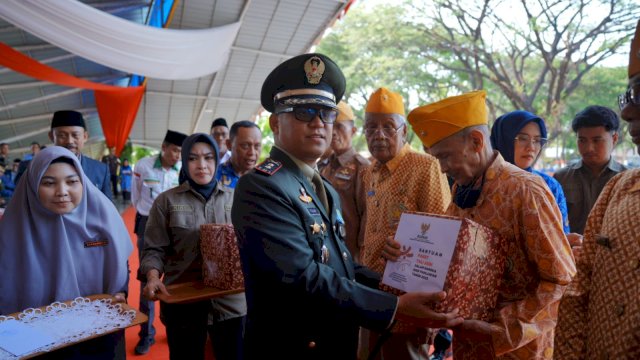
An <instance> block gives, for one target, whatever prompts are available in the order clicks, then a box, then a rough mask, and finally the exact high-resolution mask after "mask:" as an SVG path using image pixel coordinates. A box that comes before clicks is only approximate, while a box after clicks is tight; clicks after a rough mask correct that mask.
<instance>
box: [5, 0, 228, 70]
mask: <svg viewBox="0 0 640 360" xmlns="http://www.w3.org/2000/svg"><path fill="white" fill-rule="evenodd" d="M0 17H2V18H3V19H5V20H6V21H8V22H9V23H12V24H13V25H15V26H17V27H20V28H22V29H24V30H26V31H28V32H29V33H31V34H33V35H35V36H37V37H39V38H41V39H42V40H45V41H47V42H49V43H51V44H53V45H56V46H58V47H60V48H63V49H65V50H67V51H69V52H71V53H73V54H76V55H79V56H81V57H83V58H86V59H89V60H92V61H94V62H97V63H99V64H102V65H105V66H108V67H111V68H113V69H117V70H121V71H124V72H127V73H133V74H138V75H144V76H147V77H151V78H157V79H167V80H180V79H193V78H197V77H201V76H205V75H209V74H212V73H214V72H217V71H218V70H219V69H220V68H222V67H223V66H224V65H225V63H226V61H227V58H228V56H229V52H230V49H231V45H232V44H233V41H234V40H235V38H236V35H237V33H238V29H239V28H240V23H239V22H236V23H233V24H229V25H224V26H219V27H216V28H211V29H199V30H173V29H160V28H154V27H150V26H145V25H141V24H136V23H133V22H131V21H127V20H124V19H121V18H118V17H116V16H113V15H110V14H107V13H105V12H102V11H100V10H97V9H95V8H93V7H91V6H88V5H85V4H83V3H80V2H78V1H76V0H0Z"/></svg>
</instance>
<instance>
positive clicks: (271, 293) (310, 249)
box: [231, 147, 397, 359]
mask: <svg viewBox="0 0 640 360" xmlns="http://www.w3.org/2000/svg"><path fill="white" fill-rule="evenodd" d="M324 186H325V187H326V192H327V198H328V202H329V209H328V211H327V210H325V209H324V206H323V205H321V202H320V201H319V199H318V197H317V196H316V194H315V192H314V190H313V187H312V185H311V182H310V181H309V180H308V179H307V178H306V177H305V176H304V175H303V173H302V171H301V170H300V168H299V167H298V166H297V165H296V164H295V162H294V161H293V160H292V159H291V158H290V157H289V156H288V155H287V154H285V153H284V152H283V151H281V150H279V149H277V148H275V147H274V148H273V149H272V150H271V158H270V159H268V160H267V161H265V162H264V163H262V164H261V165H259V166H257V167H256V169H255V170H254V171H252V172H250V173H248V174H246V175H244V176H243V177H241V178H240V181H239V183H238V186H237V188H236V191H235V195H234V200H233V204H234V205H233V209H232V214H231V217H232V222H233V225H234V226H235V229H236V234H237V236H238V243H239V246H240V257H241V260H242V267H243V271H244V275H245V291H246V296H247V325H246V332H245V345H246V347H245V348H246V349H247V353H246V356H247V359H257V358H260V359H276V358H277V359H355V358H356V349H357V343H358V327H359V326H364V327H367V328H370V329H374V330H377V331H382V330H384V329H386V328H387V327H388V326H389V325H390V322H391V320H392V319H393V316H394V312H395V309H396V306H397V297H396V296H394V295H391V294H388V293H384V292H381V291H379V290H376V289H375V288H377V285H378V281H379V277H378V276H377V275H376V274H375V273H373V272H372V271H370V270H369V269H367V268H365V267H362V266H360V265H358V264H356V263H354V261H353V258H352V256H351V254H350V253H349V250H348V248H347V245H346V244H345V239H344V237H343V235H341V233H342V234H344V230H342V229H341V228H340V227H342V226H344V220H343V218H342V214H341V208H340V200H339V197H338V194H337V193H336V191H335V190H334V189H333V187H332V186H331V185H330V184H329V182H328V181H326V179H325V180H324ZM341 230H342V231H341Z"/></svg>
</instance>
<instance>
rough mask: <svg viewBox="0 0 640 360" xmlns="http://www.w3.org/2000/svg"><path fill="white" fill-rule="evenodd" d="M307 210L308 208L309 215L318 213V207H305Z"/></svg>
mask: <svg viewBox="0 0 640 360" xmlns="http://www.w3.org/2000/svg"><path fill="white" fill-rule="evenodd" d="M307 210H309V214H311V215H320V210H318V208H314V207H310V208H307Z"/></svg>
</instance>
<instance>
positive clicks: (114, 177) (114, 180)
mask: <svg viewBox="0 0 640 360" xmlns="http://www.w3.org/2000/svg"><path fill="white" fill-rule="evenodd" d="M102 162H103V163H104V164H106V165H107V167H109V174H110V176H109V180H111V190H112V192H113V198H114V199H115V198H117V197H118V166H120V159H119V158H118V156H116V148H115V147H114V146H112V147H110V148H109V155H105V156H103V157H102Z"/></svg>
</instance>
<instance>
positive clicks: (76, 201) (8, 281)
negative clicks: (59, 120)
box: [0, 146, 133, 359]
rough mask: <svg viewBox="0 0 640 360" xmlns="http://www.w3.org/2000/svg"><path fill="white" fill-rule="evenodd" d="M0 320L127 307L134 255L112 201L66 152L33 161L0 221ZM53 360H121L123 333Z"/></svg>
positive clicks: (65, 351)
mask: <svg viewBox="0 0 640 360" xmlns="http://www.w3.org/2000/svg"><path fill="white" fill-rule="evenodd" d="M0 249H2V251H0V271H2V273H3V274H11V276H6V277H5V278H4V279H3V280H2V281H0V315H8V314H11V313H14V312H18V311H22V310H24V309H26V308H37V307H40V306H45V305H48V304H50V303H52V302H54V301H67V300H73V299H75V298H76V297H79V296H85V297H86V296H89V295H94V294H111V295H113V300H114V301H116V302H125V293H126V292H127V288H128V279H129V271H128V268H127V260H128V258H129V254H130V253H131V251H132V250H133V247H132V245H131V241H130V240H129V233H128V231H127V228H126V227H125V224H124V222H123V220H122V218H121V217H120V214H118V211H117V210H116V208H115V207H114V206H113V204H112V203H111V201H110V200H109V199H108V198H107V197H106V196H105V195H104V194H103V193H102V192H100V190H99V189H98V188H96V187H95V186H94V185H93V184H92V183H91V181H90V180H89V178H88V177H87V176H86V175H85V174H84V171H83V170H82V166H81V164H80V160H79V159H78V157H77V155H76V154H74V153H72V152H71V151H69V150H67V149H64V148H62V147H59V146H51V147H48V148H47V149H46V150H43V151H41V152H40V153H39V154H38V155H36V156H35V157H34V158H33V160H32V161H31V162H30V164H29V169H28V170H27V172H26V175H25V178H24V179H23V181H21V182H20V183H18V186H17V187H16V190H15V193H14V196H13V198H12V200H11V201H10V203H9V205H8V207H7V209H6V212H5V213H4V217H3V218H2V220H1V221H0ZM49 355H50V356H51V358H54V359H125V358H126V355H125V345H124V330H122V331H117V332H116V333H114V334H110V335H105V336H101V337H98V338H96V339H93V340H89V341H86V342H82V343H79V344H77V345H72V346H70V347H66V348H63V349H61V350H59V351H56V352H54V353H51V354H49Z"/></svg>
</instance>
